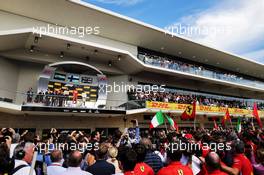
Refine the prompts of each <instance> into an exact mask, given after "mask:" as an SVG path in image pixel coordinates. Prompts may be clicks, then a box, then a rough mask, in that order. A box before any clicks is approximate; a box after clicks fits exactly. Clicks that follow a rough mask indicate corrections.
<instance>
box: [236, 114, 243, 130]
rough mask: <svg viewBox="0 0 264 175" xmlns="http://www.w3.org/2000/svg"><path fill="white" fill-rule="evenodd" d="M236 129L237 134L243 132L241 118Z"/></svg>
mask: <svg viewBox="0 0 264 175" xmlns="http://www.w3.org/2000/svg"><path fill="white" fill-rule="evenodd" d="M236 129H237V132H238V133H240V132H241V129H242V126H241V119H240V117H238V119H237V126H236Z"/></svg>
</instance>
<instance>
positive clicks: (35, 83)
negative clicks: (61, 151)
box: [0, 0, 264, 132]
mask: <svg viewBox="0 0 264 175" xmlns="http://www.w3.org/2000/svg"><path fill="white" fill-rule="evenodd" d="M0 22H1V25H0V78H1V82H0V127H13V128H31V129H36V130H37V131H38V132H42V131H43V130H45V129H49V128H51V127H55V128H61V129H74V128H84V129H91V130H94V129H101V130H105V132H112V131H113V130H114V129H116V128H121V129H122V128H125V127H129V126H131V125H132V123H131V122H130V121H131V120H132V119H134V118H137V119H138V121H139V124H140V127H141V128H146V129H147V128H148V127H149V123H150V120H151V118H152V116H153V115H154V114H155V113H156V112H157V111H159V110H163V112H165V113H169V114H170V115H171V116H172V117H173V118H174V119H175V120H176V121H177V122H178V123H179V125H180V127H185V128H188V127H193V125H195V126H196V127H204V128H212V127H213V120H212V118H216V120H217V122H218V123H220V121H221V118H222V117H223V116H224V114H225V111H226V108H227V107H229V110H230V114H231V115H232V116H233V117H232V121H233V122H236V118H237V117H238V116H243V117H245V118H249V119H250V117H252V106H253V103H254V102H257V103H258V105H259V115H260V117H261V118H263V117H264V111H262V110H261V109H264V108H263V107H264V71H263V70H264V65H263V64H260V63H257V62H254V61H252V60H248V59H246V58H243V57H241V56H238V55H234V54H231V53H227V52H225V51H221V50H217V49H215V48H211V47H208V46H206V45H202V44H199V43H196V42H194V41H191V40H189V39H186V38H183V37H180V36H172V35H171V34H170V33H168V31H165V30H163V29H160V28H157V27H154V26H151V25H149V24H145V23H142V22H139V21H137V20H134V19H131V18H128V17H125V16H122V15H119V14H116V13H114V12H111V11H108V10H105V9H102V8H99V7H96V6H93V5H91V4H88V3H85V2H83V1H79V0H56V2H54V1H53V0H39V1H35V0H23V1H20V0H9V1H1V3H0ZM115 85H119V86H120V87H121V86H122V85H123V86H122V87H127V86H129V87H133V89H134V90H133V91H128V89H125V88H123V89H122V87H121V88H119V89H116V90H114V87H115ZM138 85H139V86H138ZM137 87H141V88H144V89H145V92H138V93H137V92H135V91H136V90H138V89H136V88H137ZM157 87H158V88H157ZM30 88H32V89H30ZM111 88H112V89H111ZM150 88H152V91H150ZM153 88H154V89H153ZM154 90H156V91H157V93H156V92H155V93H153V91H154ZM161 91H162V92H161ZM148 92H149V93H150V94H151V95H149V93H148ZM155 94H158V95H155ZM190 97H191V98H196V100H197V116H196V120H195V121H181V120H180V117H179V116H180V115H181V113H182V112H183V111H184V109H185V107H186V104H185V103H186V102H188V101H190V99H188V98H190ZM186 98H187V99H186Z"/></svg>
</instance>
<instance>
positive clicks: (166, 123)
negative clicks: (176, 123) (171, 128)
mask: <svg viewBox="0 0 264 175" xmlns="http://www.w3.org/2000/svg"><path fill="white" fill-rule="evenodd" d="M164 123H165V128H166V134H168V128H167V121H166V120H165V121H164Z"/></svg>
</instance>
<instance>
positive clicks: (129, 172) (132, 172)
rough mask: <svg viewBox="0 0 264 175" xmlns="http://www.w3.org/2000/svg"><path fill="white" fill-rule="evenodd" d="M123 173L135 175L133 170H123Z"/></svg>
mask: <svg viewBox="0 0 264 175" xmlns="http://www.w3.org/2000/svg"><path fill="white" fill-rule="evenodd" d="M124 175H136V174H135V173H134V171H127V172H124Z"/></svg>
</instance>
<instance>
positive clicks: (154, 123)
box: [149, 111, 164, 129]
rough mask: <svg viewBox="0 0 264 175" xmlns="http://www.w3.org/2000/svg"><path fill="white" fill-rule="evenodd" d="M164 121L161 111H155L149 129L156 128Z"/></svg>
mask: <svg viewBox="0 0 264 175" xmlns="http://www.w3.org/2000/svg"><path fill="white" fill-rule="evenodd" d="M163 123H164V117H163V114H162V112H161V111H159V112H157V113H156V114H155V116H154V117H153V118H152V120H151V123H150V126H149V127H150V129H152V128H156V127H158V126H160V125H162V124H163Z"/></svg>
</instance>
